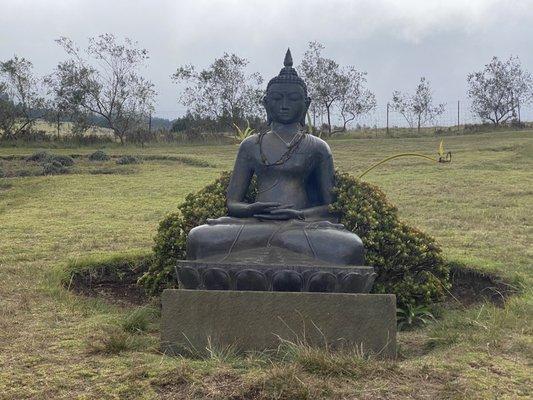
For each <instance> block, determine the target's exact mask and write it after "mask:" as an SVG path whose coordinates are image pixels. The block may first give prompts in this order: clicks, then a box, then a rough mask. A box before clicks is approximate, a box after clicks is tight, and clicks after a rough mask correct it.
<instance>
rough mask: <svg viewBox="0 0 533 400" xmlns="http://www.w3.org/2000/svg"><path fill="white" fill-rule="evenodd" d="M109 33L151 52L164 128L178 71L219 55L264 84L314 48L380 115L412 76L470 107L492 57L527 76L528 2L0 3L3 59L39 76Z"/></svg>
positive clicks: (530, 50) (532, 64) (531, 1)
mask: <svg viewBox="0 0 533 400" xmlns="http://www.w3.org/2000/svg"><path fill="white" fill-rule="evenodd" d="M107 32H109V33H113V34H115V35H116V36H118V37H124V36H127V37H130V38H132V39H135V40H137V41H138V42H139V44H140V45H141V46H143V47H145V48H146V49H148V51H149V52H150V60H149V63H148V66H147V68H146V71H145V75H146V77H148V78H149V79H151V80H152V81H153V82H154V83H155V85H156V88H157V91H158V93H159V95H158V98H157V107H156V108H157V112H156V114H157V115H159V116H162V117H167V118H175V117H176V116H178V115H180V114H182V113H183V107H181V106H180V105H179V104H178V103H177V97H178V87H177V86H176V85H175V84H173V83H172V82H171V80H170V75H171V74H172V73H173V72H174V71H175V69H176V67H178V66H179V65H182V64H188V63H192V64H194V65H197V66H199V67H206V66H208V65H209V63H210V62H211V61H212V60H213V59H214V58H215V57H220V56H221V55H222V54H223V53H224V52H225V51H226V52H234V53H236V54H238V55H239V56H241V57H245V58H247V59H248V60H249V61H250V64H249V70H250V72H255V71H258V72H260V73H261V74H262V75H263V77H264V78H265V79H270V78H271V77H272V76H274V75H276V74H277V73H278V72H279V69H280V68H281V66H282V61H283V56H284V53H285V50H286V48H287V47H289V46H290V48H291V50H292V54H293V58H294V62H295V64H296V65H297V64H299V62H300V59H301V56H302V54H303V52H304V51H305V49H306V47H307V44H308V42H309V41H314V40H316V41H319V42H321V43H323V44H324V45H325V46H326V49H325V51H324V55H325V56H327V57H330V58H333V59H335V60H336V61H337V62H339V63H340V64H341V65H354V66H356V67H357V68H358V69H360V70H363V71H367V72H368V86H369V88H370V89H371V90H373V91H374V92H375V93H376V97H377V100H378V103H379V104H385V103H386V102H387V101H388V100H389V99H390V96H391V92H392V91H393V90H394V89H398V90H412V89H413V88H414V86H415V85H416V83H417V82H418V79H419V78H420V76H426V77H427V79H429V81H430V82H431V83H432V86H433V88H434V92H435V97H436V99H438V100H440V101H444V102H448V103H450V102H455V101H456V100H458V99H466V83H465V77H466V74H467V73H469V72H471V71H473V70H476V69H480V68H482V66H483V65H484V64H486V63H487V62H489V61H490V58H491V57H492V56H494V55H496V56H499V57H503V58H507V57H509V56H510V55H516V56H519V57H520V59H521V60H522V63H523V65H524V66H525V67H526V68H527V69H528V70H530V71H533V0H442V1H438V0H352V1H349V0H344V1H342V0H336V1H335V0H328V1H326V0H319V1H314V0H308V1H305V0H269V1H253V0H247V1H244V0H240V1H237V0H234V1H201V0H195V1H180V0H174V1H170V0H168V1H165V0H151V1H148V0H144V1H134V0H130V1H125V0H70V1H69V0H41V1H37V0H34V1H23V0H0V59H2V60H5V59H8V58H11V57H12V56H13V55H14V54H17V55H19V56H23V57H26V58H28V59H30V60H31V61H32V62H33V63H34V66H35V70H36V72H37V73H38V74H46V73H49V72H51V71H52V69H53V68H54V66H55V65H56V64H57V63H58V61H59V60H61V59H64V58H65V55H64V52H63V50H62V49H60V48H59V47H58V46H57V45H56V43H55V42H54V39H56V38H58V37H59V36H68V37H70V38H71V39H73V40H74V41H75V42H77V43H78V44H79V45H80V46H84V45H85V44H86V43H87V38H88V37H90V36H95V35H99V34H101V33H107Z"/></svg>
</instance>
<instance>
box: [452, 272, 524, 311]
mask: <svg viewBox="0 0 533 400" xmlns="http://www.w3.org/2000/svg"><path fill="white" fill-rule="evenodd" d="M451 282H452V288H451V291H450V294H449V296H448V299H447V303H452V304H453V303H456V304H457V302H459V303H460V304H461V305H462V306H464V307H468V306H472V305H475V304H477V303H482V302H486V301H490V302H491V303H493V304H495V305H497V306H499V307H503V305H504V304H505V301H506V300H507V298H508V297H509V296H512V295H513V294H516V293H517V291H518V290H517V288H516V287H514V286H513V285H511V284H510V283H508V282H505V281H504V280H503V279H502V278H501V277H499V276H496V275H492V274H488V273H484V272H481V271H478V270H475V269H471V268H467V267H462V266H461V267H459V266H452V268H451Z"/></svg>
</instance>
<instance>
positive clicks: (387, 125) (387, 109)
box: [387, 102, 389, 136]
mask: <svg viewBox="0 0 533 400" xmlns="http://www.w3.org/2000/svg"><path fill="white" fill-rule="evenodd" d="M387 136H389V103H388V102H387Z"/></svg>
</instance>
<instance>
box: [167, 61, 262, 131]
mask: <svg viewBox="0 0 533 400" xmlns="http://www.w3.org/2000/svg"><path fill="white" fill-rule="evenodd" d="M247 65H248V61H247V60H246V59H245V58H241V57H239V56H237V55H235V54H228V53H224V55H223V56H222V57H221V58H217V59H215V61H214V62H213V63H212V64H211V65H210V66H209V67H208V68H206V69H204V70H201V71H196V69H195V67H194V66H192V65H185V66H182V67H179V68H178V69H177V70H176V72H175V73H174V74H173V75H172V79H173V80H174V81H175V82H176V83H181V82H184V83H185V84H186V87H185V89H184V90H183V92H182V94H181V96H180V97H179V101H180V103H182V104H183V105H184V106H186V107H187V108H188V110H187V111H188V112H189V113H190V114H192V115H193V116H194V117H196V118H211V119H214V120H216V121H225V125H226V126H227V127H229V128H231V127H232V124H233V123H235V124H238V123H240V122H241V121H240V120H242V119H246V118H254V117H257V116H263V110H262V108H261V105H260V104H261V103H260V100H261V97H262V95H263V91H262V89H261V88H260V85H261V83H262V82H263V78H262V77H261V75H260V74H259V73H252V74H250V75H247V74H246V72H245V68H246V66H247Z"/></svg>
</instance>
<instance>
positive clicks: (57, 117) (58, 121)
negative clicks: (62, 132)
mask: <svg viewBox="0 0 533 400" xmlns="http://www.w3.org/2000/svg"><path fill="white" fill-rule="evenodd" d="M56 124H57V125H56V128H57V139H58V140H59V128H60V127H61V120H60V116H59V113H57V115H56Z"/></svg>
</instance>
